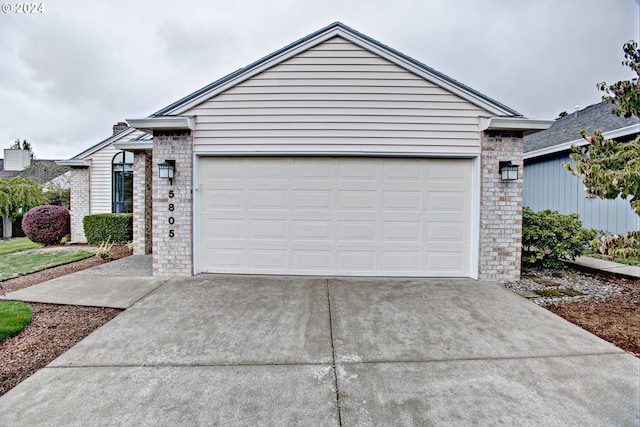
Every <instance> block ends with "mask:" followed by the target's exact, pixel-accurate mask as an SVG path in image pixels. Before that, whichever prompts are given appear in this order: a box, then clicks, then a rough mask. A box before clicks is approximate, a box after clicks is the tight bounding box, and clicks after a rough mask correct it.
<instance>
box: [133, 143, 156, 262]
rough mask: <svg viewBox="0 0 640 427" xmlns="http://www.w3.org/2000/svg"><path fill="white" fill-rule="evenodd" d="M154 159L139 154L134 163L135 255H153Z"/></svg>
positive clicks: (147, 155)
mask: <svg viewBox="0 0 640 427" xmlns="http://www.w3.org/2000/svg"><path fill="white" fill-rule="evenodd" d="M151 165H152V157H151V153H150V152H149V153H147V152H137V153H135V154H134V161H133V253H134V254H135V255H145V254H149V253H151V242H152V235H151V213H152V188H151V185H152V166H151Z"/></svg>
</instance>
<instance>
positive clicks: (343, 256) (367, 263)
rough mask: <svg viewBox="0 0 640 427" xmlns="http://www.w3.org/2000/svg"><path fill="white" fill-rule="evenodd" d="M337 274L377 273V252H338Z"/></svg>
mask: <svg viewBox="0 0 640 427" xmlns="http://www.w3.org/2000/svg"><path fill="white" fill-rule="evenodd" d="M337 264H338V265H337V267H338V268H337V272H338V273H343V274H353V273H349V272H355V273H357V274H364V273H370V274H373V273H375V271H376V264H377V262H376V251H373V250H366V249H361V250H357V249H351V250H338V251H337Z"/></svg>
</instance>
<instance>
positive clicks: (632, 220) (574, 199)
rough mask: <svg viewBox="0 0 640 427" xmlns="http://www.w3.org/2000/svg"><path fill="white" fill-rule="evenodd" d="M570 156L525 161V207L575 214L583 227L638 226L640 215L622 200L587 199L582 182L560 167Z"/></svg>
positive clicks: (611, 229)
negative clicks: (578, 216)
mask: <svg viewBox="0 0 640 427" xmlns="http://www.w3.org/2000/svg"><path fill="white" fill-rule="evenodd" d="M568 161H569V155H568V154H564V155H559V156H553V157H547V158H544V159H542V160H540V161H527V163H526V164H525V166H524V206H529V207H530V208H531V209H533V210H534V211H541V210H545V209H553V210H557V211H559V212H561V213H565V214H567V213H577V214H578V215H580V219H581V220H582V224H583V226H584V227H585V228H595V229H596V230H604V231H608V232H610V233H617V234H626V233H627V232H628V231H631V230H638V229H640V216H638V215H637V214H636V213H635V212H634V211H633V210H631V208H630V207H629V201H628V200H623V199H620V198H618V199H616V200H600V199H599V198H597V197H594V198H588V197H587V195H586V193H585V191H584V186H583V185H582V181H581V180H580V179H578V178H577V177H575V176H573V175H572V174H571V173H569V172H568V171H566V170H565V169H564V168H563V167H562V163H565V162H568Z"/></svg>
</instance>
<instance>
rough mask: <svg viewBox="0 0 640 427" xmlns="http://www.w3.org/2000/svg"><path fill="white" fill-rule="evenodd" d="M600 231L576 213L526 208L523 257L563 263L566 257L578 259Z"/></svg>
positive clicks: (547, 264)
mask: <svg viewBox="0 0 640 427" xmlns="http://www.w3.org/2000/svg"><path fill="white" fill-rule="evenodd" d="M595 237H596V231H595V230H591V229H584V228H582V222H581V221H580V219H579V217H578V215H576V214H561V213H559V212H558V211H552V210H549V209H547V210H544V211H540V212H534V211H533V210H531V208H528V207H525V208H524V209H523V212H522V261H523V262H529V263H538V262H540V263H542V265H543V266H545V267H559V266H561V265H562V261H561V260H563V259H565V260H574V259H576V257H577V256H580V255H582V254H583V252H584V250H585V248H586V247H587V246H588V245H589V243H590V242H591V240H593V239H594V238H595Z"/></svg>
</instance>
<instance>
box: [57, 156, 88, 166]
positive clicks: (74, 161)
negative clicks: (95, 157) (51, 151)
mask: <svg viewBox="0 0 640 427" xmlns="http://www.w3.org/2000/svg"><path fill="white" fill-rule="evenodd" d="M56 164H57V165H60V166H69V167H72V168H88V167H89V166H91V159H75V158H73V159H69V160H57V161H56Z"/></svg>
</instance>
